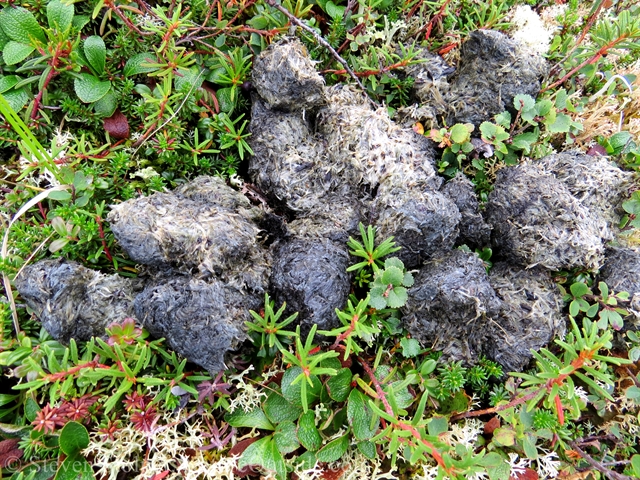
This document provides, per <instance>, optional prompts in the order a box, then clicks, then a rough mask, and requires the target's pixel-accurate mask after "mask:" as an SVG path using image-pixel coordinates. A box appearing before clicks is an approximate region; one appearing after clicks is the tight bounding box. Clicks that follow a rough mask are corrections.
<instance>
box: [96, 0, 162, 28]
mask: <svg viewBox="0 0 640 480" xmlns="http://www.w3.org/2000/svg"><path fill="white" fill-rule="evenodd" d="M104 6H105V7H107V8H108V9H110V10H113V11H114V12H115V13H116V15H117V16H118V17H119V18H120V20H122V21H123V22H124V24H125V25H126V26H127V27H129V28H130V29H131V30H133V31H135V32H136V33H137V34H138V35H144V36H149V35H154V33H153V32H143V31H141V30H140V29H139V28H138V27H136V26H135V25H134V24H133V23H131V20H129V19H128V18H127V17H126V16H125V15H124V14H123V13H122V12H121V11H120V9H119V8H118V6H117V5H115V4H114V3H113V1H112V0H105V2H104Z"/></svg>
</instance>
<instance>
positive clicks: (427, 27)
mask: <svg viewBox="0 0 640 480" xmlns="http://www.w3.org/2000/svg"><path fill="white" fill-rule="evenodd" d="M449 3H451V0H446V1H445V2H444V3H443V4H442V6H441V7H440V10H439V11H438V13H436V14H435V15H434V16H433V18H432V19H431V20H429V23H427V25H425V26H424V27H422V28H421V29H420V30H419V31H418V33H422V31H423V30H426V33H425V35H424V39H425V40H429V37H430V36H431V30H432V29H433V26H434V25H435V24H436V22H437V21H439V20H440V19H441V18H442V17H443V16H444V10H445V9H446V8H447V5H449ZM414 8H415V7H414ZM414 13H415V12H414ZM411 15H412V13H411V12H409V16H411Z"/></svg>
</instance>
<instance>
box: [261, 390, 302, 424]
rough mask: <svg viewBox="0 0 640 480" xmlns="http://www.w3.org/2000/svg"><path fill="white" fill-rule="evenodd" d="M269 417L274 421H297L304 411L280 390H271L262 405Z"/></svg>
mask: <svg viewBox="0 0 640 480" xmlns="http://www.w3.org/2000/svg"><path fill="white" fill-rule="evenodd" d="M262 408H263V409H264V413H265V414H266V416H267V418H269V420H270V421H271V422H273V423H280V422H287V421H291V422H293V421H295V420H297V419H298V418H299V417H300V414H301V413H302V407H300V406H298V405H294V404H293V403H291V402H290V401H288V400H287V399H286V398H284V397H283V396H282V395H280V394H279V393H278V392H271V393H270V394H269V396H268V397H267V399H266V400H265V401H264V404H263V405H262Z"/></svg>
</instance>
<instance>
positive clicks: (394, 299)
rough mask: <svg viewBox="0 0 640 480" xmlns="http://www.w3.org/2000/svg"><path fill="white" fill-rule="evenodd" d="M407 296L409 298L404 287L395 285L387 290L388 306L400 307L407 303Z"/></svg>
mask: <svg viewBox="0 0 640 480" xmlns="http://www.w3.org/2000/svg"><path fill="white" fill-rule="evenodd" d="M408 298H409V295H408V294H407V289H406V288H404V287H395V288H394V289H392V290H390V291H389V296H388V297H387V304H388V305H389V308H400V307H403V306H404V305H405V304H406V303H407V299H408Z"/></svg>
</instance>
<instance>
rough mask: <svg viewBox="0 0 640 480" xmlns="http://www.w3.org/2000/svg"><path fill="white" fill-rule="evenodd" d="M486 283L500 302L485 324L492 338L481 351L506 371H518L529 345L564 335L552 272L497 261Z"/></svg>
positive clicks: (534, 346)
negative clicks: (525, 268)
mask: <svg viewBox="0 0 640 480" xmlns="http://www.w3.org/2000/svg"><path fill="white" fill-rule="evenodd" d="M489 283H490V284H491V286H492V287H493V289H494V290H495V292H496V294H497V296H498V298H500V300H501V301H502V304H501V307H500V312H499V314H498V315H497V316H494V317H493V318H492V321H491V322H490V323H489V325H488V328H489V331H490V334H489V337H490V338H491V341H490V342H487V343H486V344H485V345H484V349H483V352H484V354H485V355H486V356H487V357H489V358H492V359H493V360H495V361H496V362H498V363H500V364H501V365H502V366H503V367H504V369H505V371H520V370H522V369H523V368H524V367H526V366H527V364H528V363H529V359H530V358H531V353H530V350H531V349H535V350H538V349H540V348H541V347H544V346H545V345H547V344H548V343H549V342H550V341H551V340H552V339H553V338H554V337H555V336H556V335H558V336H562V335H564V331H565V320H564V318H563V316H562V315H561V313H560V312H561V311H562V295H560V291H559V290H558V287H557V285H556V284H555V283H554V281H553V279H552V278H551V274H550V273H549V272H548V271H546V270H545V269H543V268H540V267H535V268H531V269H529V270H523V269H521V268H519V267H517V266H514V265H510V264H508V263H505V262H499V263H496V264H495V265H493V267H492V268H491V272H490V274H489Z"/></svg>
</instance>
